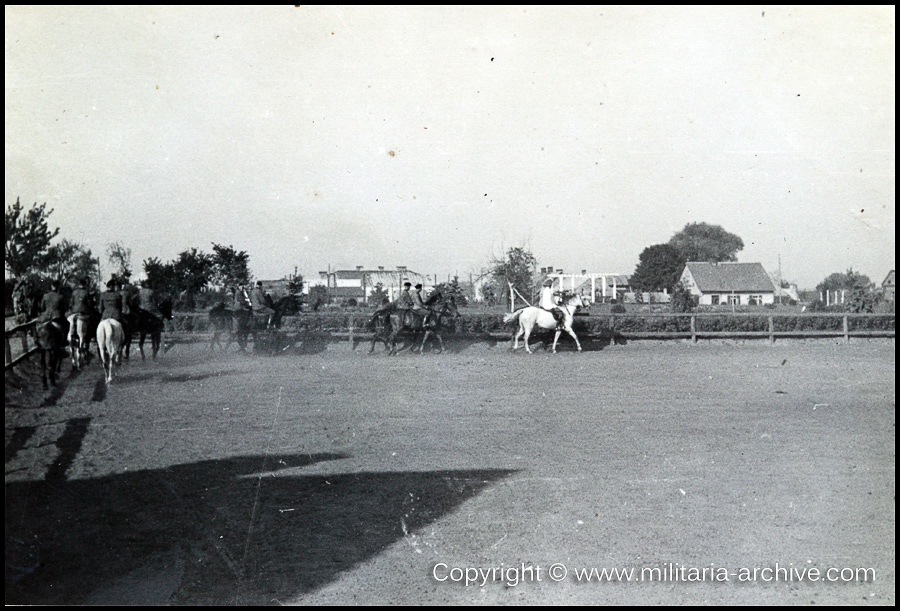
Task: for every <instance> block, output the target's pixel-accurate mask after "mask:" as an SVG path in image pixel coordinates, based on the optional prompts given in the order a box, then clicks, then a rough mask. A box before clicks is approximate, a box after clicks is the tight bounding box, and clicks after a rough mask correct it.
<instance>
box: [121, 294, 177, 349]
mask: <svg viewBox="0 0 900 611" xmlns="http://www.w3.org/2000/svg"><path fill="white" fill-rule="evenodd" d="M157 307H158V308H159V311H160V313H161V314H162V315H163V317H162V318H158V317H157V316H155V315H154V314H151V313H150V312H148V311H147V310H143V309H138V312H137V316H136V317H135V318H134V322H133V328H130V329H129V331H130V333H129V337H125V331H124V329H123V331H122V334H123V340H122V341H123V345H124V346H125V352H126V353H128V354H130V352H131V346H130V344H131V339H132V338H133V337H134V334H135V332H137V333H138V336H139V340H138V349H139V350H140V351H141V360H144V359H145V358H146V355H145V354H144V340H145V339H147V336H148V335H149V336H150V345H151V347H152V349H153V360H156V355H157V354H159V347H160V345H161V344H162V332H163V329H165V326H166V323H165V321H166V320H172V298H171V297H166V298H165V299H164V300H163V301H162V302H161V303H160V304H159V305H158V306H157ZM126 324H127V323H126ZM129 326H131V325H129ZM164 352H165V351H164Z"/></svg>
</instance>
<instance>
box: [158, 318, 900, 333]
mask: <svg viewBox="0 0 900 611" xmlns="http://www.w3.org/2000/svg"><path fill="white" fill-rule="evenodd" d="M770 316H771V318H772V323H773V330H774V331H775V332H776V333H791V332H798V333H802V332H805V331H832V332H835V333H840V332H843V329H844V320H843V315H833V314H832V315H824V314H796V315H793V314H770V313H766V312H761V313H759V314H739V315H734V314H730V313H722V314H697V315H696V316H695V317H694V330H695V331H696V332H697V333H704V332H730V333H749V332H753V333H762V332H768V331H769V317H770ZM371 318H372V315H371V313H365V312H308V313H303V314H300V315H298V316H291V317H285V318H284V319H283V321H282V329H284V330H287V331H290V332H296V333H347V332H348V331H349V330H350V328H351V325H352V327H353V329H354V331H355V332H358V333H366V332H371V328H367V326H368V325H369V322H370V321H371ZM444 320H445V323H444V327H445V332H446V333H447V334H448V335H453V334H455V335H459V336H470V337H477V336H483V335H496V334H506V333H509V334H512V333H513V332H514V331H515V330H516V326H515V324H514V323H510V324H504V323H503V315H502V314H497V313H485V312H472V313H465V312H464V313H463V314H462V316H460V317H459V318H455V319H454V318H447V319H444ZM847 321H848V328H849V331H850V332H851V333H852V332H853V331H873V332H882V331H883V332H893V331H894V323H895V318H894V314H869V315H848V316H847ZM166 327H167V330H168V331H171V332H176V333H179V332H180V333H210V332H212V329H211V327H210V325H209V317H208V315H206V314H204V313H177V314H176V315H175V318H174V319H173V320H170V321H167V324H166ZM572 327H573V329H574V331H575V333H576V334H578V335H588V336H590V335H593V336H601V337H610V336H612V335H628V334H629V333H635V334H637V333H641V334H653V333H660V334H663V333H685V334H687V333H691V316H690V315H683V314H681V315H674V314H672V315H661V314H604V315H596V316H576V317H575V320H574V322H573V325H572Z"/></svg>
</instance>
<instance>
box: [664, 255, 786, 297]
mask: <svg viewBox="0 0 900 611" xmlns="http://www.w3.org/2000/svg"><path fill="white" fill-rule="evenodd" d="M681 282H682V283H683V284H684V285H685V286H686V287H687V288H688V290H690V292H691V294H692V295H694V296H696V297H697V298H698V299H699V304H700V305H720V304H727V305H765V304H769V303H775V284H774V283H773V282H772V279H771V278H770V277H769V274H767V273H766V270H765V269H763V266H762V264H761V263H732V262H723V263H708V262H705V261H688V262H687V263H686V264H685V266H684V271H683V272H682V273H681Z"/></svg>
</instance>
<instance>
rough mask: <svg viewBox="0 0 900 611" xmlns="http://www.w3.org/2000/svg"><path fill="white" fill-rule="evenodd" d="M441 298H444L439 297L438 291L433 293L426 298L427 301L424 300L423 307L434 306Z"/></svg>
mask: <svg viewBox="0 0 900 611" xmlns="http://www.w3.org/2000/svg"><path fill="white" fill-rule="evenodd" d="M443 298H444V296H443V295H441V292H440V291H434V292H433V293H432V294H431V295H429V296H428V299H426V300H425V305H427V306H430V305H434V304H436V303H437V302H439V301H440V300H441V299H443Z"/></svg>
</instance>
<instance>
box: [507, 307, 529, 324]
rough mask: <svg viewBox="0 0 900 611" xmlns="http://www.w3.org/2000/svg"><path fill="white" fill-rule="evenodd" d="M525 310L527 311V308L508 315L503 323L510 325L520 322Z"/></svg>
mask: <svg viewBox="0 0 900 611" xmlns="http://www.w3.org/2000/svg"><path fill="white" fill-rule="evenodd" d="M524 309H525V308H519V309H518V310H516V311H515V312H512V313H510V314H507V315H506V316H504V317H503V323H504V324H509V323H511V322H516V321H518V320H519V315H520V314H521V313H522V311H523V310H524Z"/></svg>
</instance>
